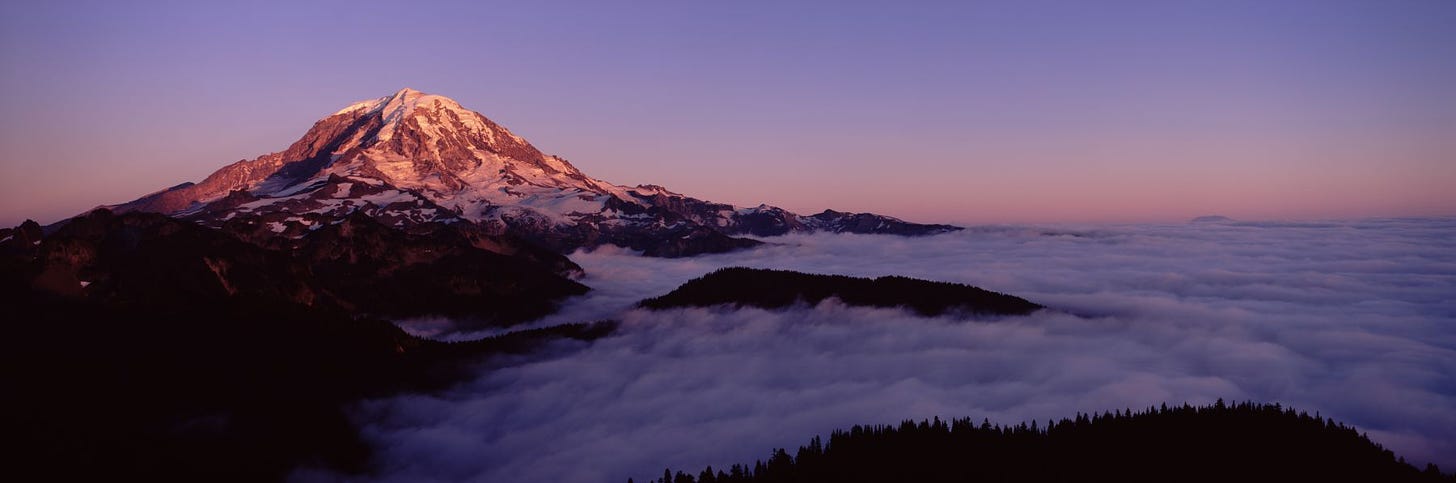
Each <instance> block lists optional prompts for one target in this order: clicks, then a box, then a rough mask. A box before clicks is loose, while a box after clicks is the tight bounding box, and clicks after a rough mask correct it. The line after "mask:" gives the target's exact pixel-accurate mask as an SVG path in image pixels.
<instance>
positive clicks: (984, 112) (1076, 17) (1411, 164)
mask: <svg viewBox="0 0 1456 483" xmlns="http://www.w3.org/2000/svg"><path fill="white" fill-rule="evenodd" d="M213 3H221V2H192V1H176V2H143V1H128V2H114V1H100V2H71V1H53V2H4V3H3V4H0V225H7V226H8V225H13V224H15V223H17V222H19V221H20V220H22V219H25V218H34V219H36V220H38V221H41V222H43V223H48V222H52V221H56V220H58V219H61V218H63V217H65V216H69V215H72V214H76V213H79V212H81V211H84V210H85V209H88V208H90V207H92V206H96V205H99V204H103V203H117V202H123V201H128V200H130V199H133V198H135V197H137V196H139V195H142V194H145V193H148V192H151V191H155V190H157V189H160V188H163V187H166V186H170V185H172V184H176V183H179V182H182V181H197V180H200V179H201V178H203V177H205V176H206V175H207V174H208V173H210V172H212V171H213V170H215V169H217V168H219V167H221V166H223V165H224V164H227V163H230V162H233V161H236V160H239V159H244V158H249V159H251V158H253V157H256V156H258V155H261V154H264V153H267V152H272V151H278V150H281V149H283V148H285V147H286V146H287V145H288V144H289V143H291V142H292V141H294V140H295V139H297V138H298V137H299V136H301V135H302V134H303V133H304V131H306V130H307V129H308V127H309V126H311V125H312V123H313V122H314V121H316V120H318V119H319V118H321V117H324V116H326V115H328V114H330V113H332V112H334V111H335V110H338V109H340V108H342V107H343V106H345V105H348V104H349V103H351V102H353V101H356V100H361V99H366V98H374V97H380V96H384V95H388V94H390V93H392V92H393V91H395V90H397V89H399V88H401V87H405V86H409V87H413V88H416V89H420V90H423V91H426V92H431V93H436V94H443V95H446V96H450V97H452V98H455V99H456V100H458V101H460V102H461V103H462V104H463V105H465V106H466V107H468V108H471V109H475V110H478V111H480V112H482V113H483V114H485V115H486V116H488V117H490V118H492V119H494V120H496V121H497V122H500V123H502V124H504V125H506V126H507V127H509V128H511V129H512V130H513V131H515V132H516V133H517V134H520V135H522V136H524V137H526V138H527V139H529V140H531V141H532V142H533V143H534V144H535V145H536V146H537V147H539V148H541V149H542V150H543V151H546V152H548V153H552V154H557V155H560V156H562V157H565V158H567V159H569V160H570V161H572V162H573V163H574V164H576V165H577V166H578V167H579V168H581V169H582V170H583V171H585V172H587V173H588V174H590V175H592V176H595V177H598V178H602V179H605V180H607V181H611V182H615V183H620V184H637V183H656V184H662V185H665V186H667V187H669V188H671V189H673V190H676V191H679V192H682V193H686V194H689V195H693V196H697V197H700V198H705V199H710V200H714V201H724V202H730V203H735V204H743V205H756V204H758V203H760V202H768V203H771V204H776V205H779V206H783V207H785V208H789V209H791V210H795V211H800V212H816V211H819V210H822V209H824V208H835V209H840V210H854V211H876V212H881V213H885V214H891V215H896V216H900V217H903V218H907V219H910V220H912V221H945V222H961V223H978V222H1050V221H1074V222H1099V221H1176V220H1183V219H1187V218H1189V217H1192V216H1197V215H1204V214H1222V215H1226V216H1231V217H1235V218H1243V219H1275V218H1282V219H1290V218H1351V217H1365V216H1404V215H1450V214H1456V2H1451V1H1447V0H1428V1H1399V0H1370V1H1361V2H1347V1H1334V0H1310V1H1292V0H1291V1H1267V0H1262V1H1207V2H1203V1H1187V2H1164V1H1157V2H1115V1H1107V2H1073V1H1066V2H1038V1H1017V2H849V1H832V2H831V1H825V2H752V1H749V2H666V1H664V2H596V1H583V2H553V1H532V2H399V1H391V2H362V1H348V2H278V3H272V4H270V3H267V2H229V3H237V4H241V3H247V5H234V4H230V5H212V4H213Z"/></svg>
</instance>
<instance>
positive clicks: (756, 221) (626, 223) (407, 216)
mask: <svg viewBox="0 0 1456 483" xmlns="http://www.w3.org/2000/svg"><path fill="white" fill-rule="evenodd" d="M112 208H113V209H114V210H117V211H131V210H141V211H156V212H162V213H168V214H173V215H175V216H183V217H188V218H191V219H195V220H197V221H199V222H201V223H204V224H209V225H214V226H220V225H221V224H223V223H225V222H227V221H228V220H230V219H232V218H234V217H237V216H259V217H271V218H272V219H273V221H272V222H274V223H279V225H276V226H278V227H279V228H278V230H276V231H278V232H279V233H280V234H282V235H285V236H301V235H302V234H303V233H305V232H306V231H307V229H308V227H313V226H317V225H318V224H319V223H328V222H329V220H337V219H341V218H342V217H343V216H347V215H349V214H351V213H353V212H355V211H363V212H364V213H365V214H368V215H370V216H374V217H376V218H378V219H380V220H381V221H383V222H384V223H385V224H387V225H392V226H396V227H400V228H408V227H410V226H413V225H417V224H423V223H458V222H469V223H476V224H479V225H481V226H482V227H484V228H485V229H486V231H487V232H491V233H497V234H507V233H508V234H513V235H517V236H521V237H523V238H526V239H530V240H533V241H536V242H538V243H541V244H544V245H546V246H548V247H551V248H554V249H558V250H563V251H565V250H571V249H574V248H577V247H582V246H596V245H600V244H603V243H612V244H618V245H623V246H628V247H631V248H634V249H639V250H643V251H644V252H646V253H648V254H655V255H668V256H672V255H687V254H693V253H702V252H713V251H724V250H729V249H734V248H741V247H743V246H751V245H753V244H756V243H757V242H753V241H751V240H741V239H733V238H732V237H731V235H741V234H751V235H758V236H772V235H781V234H785V233H789V232H795V231H816V230H830V231H837V232H838V231H843V232H853V233H890V234H901V235H924V234H933V233H939V232H943V231H949V230H954V229H958V228H956V227H951V226H947V225H919V224H914V223H907V222H904V221H901V220H898V219H894V218H890V217H884V216H880V215H874V214H850V213H839V212H834V211H825V212H823V213H820V214H817V215H813V216H801V215H797V214H794V213H791V212H788V211H786V210H783V209H780V208H775V207H772V206H768V205H760V206H758V207H752V208H739V207H735V206H731V205H726V204H721V203H712V202H707V201H702V200H698V199H694V198H691V197H688V196H685V195H682V194H679V193H674V192H672V191H669V190H667V189H666V188H663V187H660V186H653V185H640V186H636V187H627V186H618V185H614V184H611V183H607V182H605V181H602V180H598V179H595V178H592V177H589V176H587V175H585V174H584V173H582V172H581V171H580V170H578V169H577V168H576V167H575V166H572V165H571V163H569V162H567V161H566V160H565V159H562V158H559V157H556V156H550V155H546V154H543V153H542V152H541V151H540V150H538V149H536V147H534V146H532V145H531V144H530V143H529V142H527V141H526V140H525V139H522V138H521V137H520V136H517V135H515V134H514V133H512V132H510V131H509V130H508V129H506V128H505V127H503V126H501V125H499V124H496V123H495V122H493V121H491V120H490V119H488V118H486V117H485V116H483V115H481V114H479V113H477V112H474V111H471V110H469V109H466V108H464V107H462V106H461V105H460V104H459V103H457V102H455V101H454V100H452V99H450V98H448V97H444V96H438V95H431V94H426V93H423V92H420V91H417V90H413V89H408V88H406V89H402V90H400V91H398V92H395V93H394V94H392V95H389V96H385V97H381V98H378V99H372V100H366V101H360V102H356V103H354V104H351V105H349V106H348V107H345V108H344V109H342V110H340V111H338V112H335V113H334V114H332V115H330V116H328V117H326V118H324V119H322V120H320V121H319V122H317V123H316V124H314V126H313V128H311V129H310V130H309V131H308V132H307V133H306V134H305V135H304V136H303V138H301V139H299V140H298V141H297V142H294V143H293V145H291V146H289V147H288V149H286V150H284V151H282V152H278V153H272V154H267V155H264V156H260V157H258V158H257V159H253V160H244V161H238V162H236V163H233V164H231V165H228V166H225V167H223V168H222V169H220V170H218V171H217V172H215V173H213V174H212V175H210V176H208V177H207V178H206V179H204V180H203V181H201V182H199V183H197V184H184V185H178V186H176V187H173V188H170V189H167V190H163V191H160V192H157V193H153V194H150V195H147V196H144V197H142V198H139V199H137V200H135V201H132V202H129V203H125V204H122V205H117V206H114V207H112ZM280 216H284V218H281V219H280V218H279V217H280ZM294 218H296V220H293V221H294V222H296V223H295V224H294V225H290V224H288V223H286V222H285V221H280V220H290V219H294ZM305 222H306V223H305Z"/></svg>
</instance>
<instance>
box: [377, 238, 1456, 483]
mask: <svg viewBox="0 0 1456 483" xmlns="http://www.w3.org/2000/svg"><path fill="white" fill-rule="evenodd" d="M769 241H772V242H774V243H776V244H775V245H773V246H769V247H765V248H762V249H758V250H754V251H750V252H745V253H737V254H726V255H715V256H708V257H698V258H692V259H678V260H664V259H650V258H642V257H637V256H633V255H632V254H630V253H626V252H623V251H620V250H598V251H595V252H590V253H577V254H575V255H573V256H572V258H573V260H575V261H577V262H578V263H579V264H581V265H582V266H583V267H585V268H586V270H587V272H588V273H589V274H590V275H589V276H588V278H587V279H586V283H588V284H589V285H592V286H593V287H595V288H597V290H596V291H595V292H593V294H591V295H589V296H587V297H584V298H581V299H578V300H574V301H572V302H571V303H569V304H568V305H567V307H565V309H564V310H563V312H562V313H561V314H558V315H557V316H553V318H551V319H550V320H548V321H544V322H542V323H543V324H544V323H550V322H555V321H577V320H585V319H595V318H602V317H616V318H620V319H622V320H623V325H622V330H621V331H620V332H619V333H618V334H616V335H614V336H612V337H609V338H606V339H603V340H598V341H596V342H594V343H592V344H589V345H582V344H579V343H576V344H573V345H572V346H571V347H565V346H563V347H562V348H561V355H560V356H559V357H553V358H545V359H533V360H532V361H530V362H525V363H518V364H512V365H506V366H501V365H495V366H493V367H492V368H490V369H489V370H483V371H482V373H481V375H480V376H479V377H478V378H477V379H475V380H473V381H469V382H467V383H464V384H461V385H460V386H458V387H457V388H455V389H454V390H452V391H450V392H447V393H445V394H441V395H437V396H421V395H409V396H401V397H395V398H390V399H384V400H375V401H368V402H365V403H362V404H360V405H359V406H358V408H357V409H356V415H357V418H358V420H359V421H360V422H361V423H362V424H363V425H364V428H365V429H364V431H365V435H366V437H367V438H368V439H369V440H370V441H371V442H372V443H373V444H374V445H375V446H376V448H377V449H378V451H379V455H378V457H379V467H380V469H381V474H380V475H379V477H381V478H382V479H384V480H392V481H407V480H408V481H416V480H449V481H455V480H475V481H506V480H509V481H622V480H625V479H626V478H628V477H633V478H638V479H643V478H646V477H650V476H655V475H659V474H661V471H662V467H663V466H665V465H670V466H672V467H674V468H691V469H700V468H702V467H703V466H704V465H708V464H711V465H714V467H720V466H723V465H726V464H731V463H735V462H751V461H752V460H754V459H758V458H762V457H765V456H766V455H767V454H768V452H769V450H770V449H771V448H774V447H785V446H788V447H792V446H796V445H798V444H802V443H803V442H805V441H807V439H808V438H809V437H811V436H813V435H815V434H820V435H825V434H827V433H828V432H829V431H831V430H833V429H835V428H843V427H847V426H850V425H853V424H865V423H894V422H898V421H900V420H903V419H907V418H928V417H932V416H939V417H941V418H951V417H966V416H969V417H974V418H977V419H979V418H982V417H988V418H990V419H992V420H993V421H1000V422H1003V423H1006V422H1017V421H1021V420H1025V419H1033V418H1034V419H1039V420H1043V421H1044V420H1046V419H1049V418H1060V417H1065V416H1070V415H1072V414H1074V413H1076V412H1078V411H1083V412H1087V411H1098V412H1100V411H1103V410H1110V409H1113V408H1126V407H1131V408H1143V407H1147V406H1150V405H1157V404H1159V403H1162V402H1169V403H1180V402H1185V401H1186V402H1190V403H1208V402H1211V401H1213V400H1214V399H1216V398H1220V397H1222V398H1225V399H1253V400H1257V401H1264V402H1281V403H1284V404H1286V405H1293V406H1296V407H1299V408H1301V409H1306V410H1309V411H1311V412H1313V411H1319V412H1321V413H1322V414H1323V415H1325V416H1330V417H1335V418H1338V419H1340V420H1343V421H1345V422H1348V423H1352V424H1354V425H1356V426H1357V427H1358V428H1359V429H1361V430H1362V431H1366V432H1368V433H1369V435H1370V436H1371V437H1372V439H1375V440H1376V441H1377V442H1380V443H1382V444H1384V445H1386V446H1387V447H1388V448H1391V449H1393V450H1395V451H1396V452H1397V454H1400V455H1403V456H1405V457H1406V458H1408V459H1411V460H1413V461H1421V462H1424V461H1435V462H1437V463H1439V464H1442V466H1443V467H1447V468H1450V467H1456V460H1452V459H1451V456H1450V455H1453V454H1456V436H1453V435H1456V297H1452V294H1456V219H1414V220H1411V219H1390V220H1368V221H1360V222H1329V223H1318V224H1298V223H1293V224H1237V223H1224V224H1194V225H1129V226H1088V227H1067V226H1061V227H1052V228H1048V227H1022V226H996V227H978V228H974V229H970V230H967V231H965V232H961V233H956V234H949V235H941V236H936V237H930V238H893V237H875V236H854V235H812V236H790V237H784V238H775V239H770V240H769ZM730 265H742V266H750V267H762V268H780V269H792V270H800V271H806V272H814V273H834V274H845V275H856V276H878V275H887V274H899V275H907V276H911V277H918V278H926V279H932V280H944V281H953V282H962V283H968V284H972V285H976V286H980V287H983V288H986V289H990V290H995V291H1000V292H1006V293H1010V294H1013V295H1018V296H1022V297H1025V298H1027V299H1029V300H1032V301H1034V302H1038V303H1042V304H1045V305H1048V306H1052V307H1056V308H1058V309H1061V311H1043V312H1040V313H1037V314H1035V315H1032V316H1028V317H1020V318H1008V319H1002V320H998V321H994V322H976V321H964V320H954V319H927V318H919V317H914V316H912V315H910V314H908V313H906V312H903V311H899V310H888V309H865V308H854V307H845V306H843V305H840V304H837V303H835V302H833V301H827V302H825V303H823V304H820V305H818V306H816V307H802V308H798V309H794V310H787V311H764V310H757V309H743V310H727V309H723V308H708V309H678V310H668V311H660V312H650V311H644V310H633V309H630V305H631V304H632V303H633V302H636V301H637V300H639V299H641V298H645V297H648V296H653V295H659V294H661V293H664V292H666V291H668V290H671V289H672V288H673V287H675V286H677V285H678V284H680V283H682V282H684V281H686V280H688V279H690V278H693V277H696V276H699V275H702V274H703V273H706V272H708V271H711V270H713V269H716V268H719V267H723V266H730ZM1074 314H1076V315H1074Z"/></svg>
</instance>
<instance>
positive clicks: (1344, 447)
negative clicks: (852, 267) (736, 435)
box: [627, 399, 1456, 483]
mask: <svg viewBox="0 0 1456 483" xmlns="http://www.w3.org/2000/svg"><path fill="white" fill-rule="evenodd" d="M627 481H628V482H633V481H634V480H633V479H630V478H629V479H628V480H627ZM644 481H645V483H654V482H655V483H739V482H755V483H769V482H773V483H781V482H860V481H863V482H897V481H905V482H952V481H955V482H1011V481H1016V482H1040V481H1185V482H1187V481H1192V482H1200V481H1208V482H1214V481H1219V482H1229V481H1279V482H1290V481H1369V482H1407V481H1409V482H1425V481H1431V482H1436V481H1445V482H1451V481H1456V475H1446V474H1442V473H1441V472H1440V469H1439V468H1437V467H1436V466H1435V465H1427V466H1426V467H1425V469H1424V470H1419V469H1417V468H1416V467H1414V466H1412V465H1410V464H1408V463H1407V462H1406V461H1405V460H1404V458H1398V457H1397V456H1396V455H1395V454H1393V453H1392V452H1391V451H1389V450H1386V449H1384V448H1383V447H1381V446H1380V445H1378V444H1376V443H1374V442H1372V441H1370V439H1369V438H1367V437H1366V436H1365V435H1364V434H1362V433H1360V432H1359V431H1357V430H1356V429H1355V428H1352V427H1350V426H1346V425H1345V424H1343V423H1339V422H1336V421H1334V420H1332V419H1328V418H1324V417H1322V416H1320V415H1319V414H1314V415H1310V414H1308V413H1305V412H1300V411H1296V410H1294V409H1291V408H1286V407H1283V406H1281V405H1279V404H1259V403H1253V402H1242V403H1238V404H1233V405H1226V404H1225V403H1224V401H1223V400H1222V399H1220V400H1219V401H1218V402H1217V403H1214V404H1212V405H1209V406H1190V405H1187V404H1184V405H1181V406H1175V407H1169V406H1167V405H1166V404H1165V405H1162V406H1160V407H1156V408H1147V409H1144V410H1140V411H1132V410H1130V409H1129V410H1118V411H1114V412H1104V413H1102V414H1077V415H1076V416H1075V417H1073V418H1065V419H1061V420H1059V421H1047V422H1046V423H1044V424H1042V423H1038V422H1036V421H1032V422H1030V423H1026V422H1023V423H1020V424H1017V425H1013V426H1000V425H997V424H992V423H991V422H990V421H989V420H986V419H982V420H981V421H980V422H977V421H974V420H972V419H970V418H966V419H955V420H951V421H944V420H940V419H933V420H928V421H919V422H915V421H908V420H907V421H904V422H902V423H900V424H899V425H898V426H896V425H883V426H880V425H873V426H854V427H852V428H850V429H848V430H837V431H835V432H833V433H832V434H831V435H830V436H829V439H828V441H821V439H820V438H819V437H817V436H816V437H814V438H813V439H812V440H810V442H809V444H807V445H804V446H800V447H799V449H798V451H796V452H794V453H792V454H791V453H790V452H788V451H786V450H784V449H776V450H774V451H772V453H771V455H770V456H769V458H768V459H767V460H760V461H756V462H754V463H753V464H735V465H732V466H730V467H728V468H721V469H716V470H715V469H714V468H712V467H711V466H710V467H707V468H705V469H703V470H702V471H698V472H685V471H676V472H674V471H673V470H671V469H666V470H664V471H663V474H662V476H661V477H658V478H656V479H648V480H644Z"/></svg>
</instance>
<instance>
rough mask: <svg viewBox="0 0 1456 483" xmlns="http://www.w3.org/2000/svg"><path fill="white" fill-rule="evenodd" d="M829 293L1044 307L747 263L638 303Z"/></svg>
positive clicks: (969, 309) (917, 303) (888, 280)
mask: <svg viewBox="0 0 1456 483" xmlns="http://www.w3.org/2000/svg"><path fill="white" fill-rule="evenodd" d="M830 297H835V298H838V299H839V300H840V301H841V302H844V304H845V305H857V306H868V307H885V308H889V307H904V308H906V309H909V310H912V311H914V312H915V313H917V314H919V315H924V316H936V315H942V314H946V313H961V314H981V315H1025V314H1029V313H1031V312H1035V311H1036V310H1038V309H1041V308H1042V306H1041V305H1037V304H1035V303H1032V302H1029V301H1027V300H1026V299H1023V298H1021V297H1016V296H1012V295H1007V294H1003V293H998V292H992V291H990V290H985V289H982V288H979V287H973V286H970V285H965V284H959V283H949V282H935V281H930V280H920V279H914V278H909V277H900V276H884V277H879V278H861V277H849V276H844V275H818V274H810V273H801V272H794V271H790V270H766V269H757V268H744V267H728V268H722V269H718V270H716V271H713V272H711V273H709V274H707V275H704V276H702V277H698V278H695V279H693V280H689V281H688V282H687V283H684V284H682V286H679V287H678V288H676V289H674V290H673V291H671V292H669V293H667V294H666V295H663V296H660V297H654V298H650V299H646V300H643V301H642V302H640V303H639V305H640V306H642V307H646V308H650V309H665V308H671V307H706V306H713V305H733V306H744V305H746V306H752V307H759V308H765V309H776V308H784V307H789V306H791V305H793V304H796V303H807V304H810V305H813V304H818V303H819V302H822V301H824V300H825V299H827V298H830Z"/></svg>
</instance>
